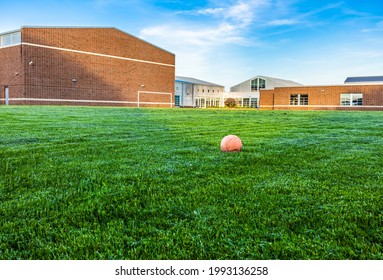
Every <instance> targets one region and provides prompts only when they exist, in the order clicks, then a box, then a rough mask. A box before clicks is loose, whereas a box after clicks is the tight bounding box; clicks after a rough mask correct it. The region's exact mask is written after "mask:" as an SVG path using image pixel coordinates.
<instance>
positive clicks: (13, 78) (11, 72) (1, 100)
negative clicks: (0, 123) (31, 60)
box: [0, 46, 24, 104]
mask: <svg viewBox="0 0 383 280" xmlns="http://www.w3.org/2000/svg"><path fill="white" fill-rule="evenodd" d="M23 86H24V71H23V67H22V60H21V47H20V46H13V47H6V48H0V104H5V87H8V88H9V91H10V92H12V94H13V96H14V97H21V96H22V95H23Z"/></svg>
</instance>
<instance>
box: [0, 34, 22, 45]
mask: <svg viewBox="0 0 383 280" xmlns="http://www.w3.org/2000/svg"><path fill="white" fill-rule="evenodd" d="M20 43H21V32H20V31H17V32H13V33H8V34H4V35H0V47H6V46H12V45H18V44H20Z"/></svg>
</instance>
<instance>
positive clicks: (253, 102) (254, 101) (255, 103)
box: [250, 98, 258, 108]
mask: <svg viewBox="0 0 383 280" xmlns="http://www.w3.org/2000/svg"><path fill="white" fill-rule="evenodd" d="M250 107H251V108H257V107H258V99H257V98H251V104H250Z"/></svg>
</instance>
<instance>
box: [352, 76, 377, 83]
mask: <svg viewBox="0 0 383 280" xmlns="http://www.w3.org/2000/svg"><path fill="white" fill-rule="evenodd" d="M374 82H379V83H383V76H363V77H347V79H346V80H345V81H344V83H374Z"/></svg>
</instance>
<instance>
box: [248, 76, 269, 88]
mask: <svg viewBox="0 0 383 280" xmlns="http://www.w3.org/2000/svg"><path fill="white" fill-rule="evenodd" d="M261 88H266V80H264V79H260V78H257V79H254V80H251V91H259V90H260V89H261Z"/></svg>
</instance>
